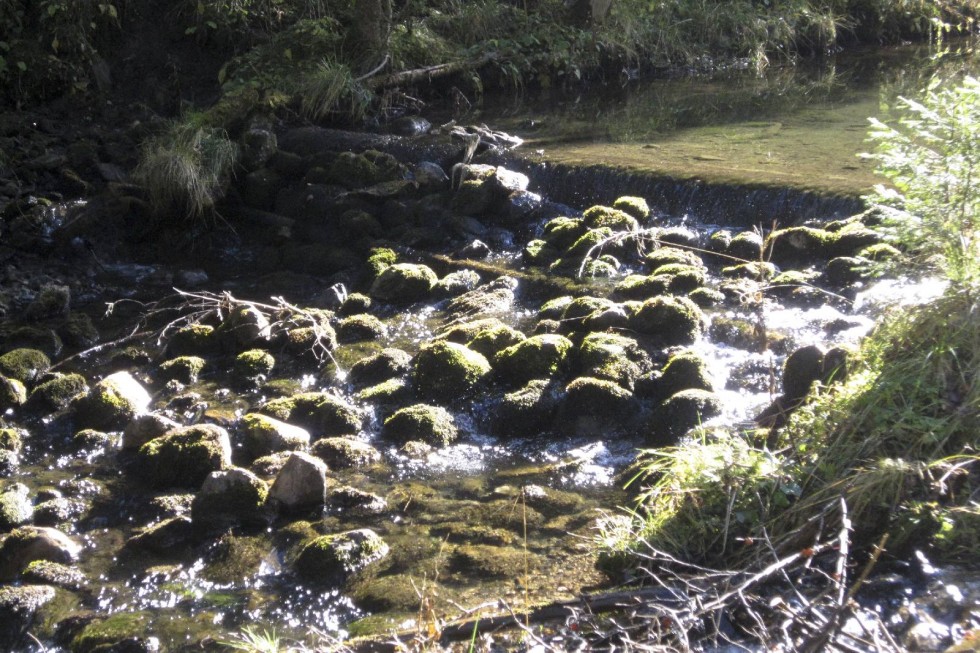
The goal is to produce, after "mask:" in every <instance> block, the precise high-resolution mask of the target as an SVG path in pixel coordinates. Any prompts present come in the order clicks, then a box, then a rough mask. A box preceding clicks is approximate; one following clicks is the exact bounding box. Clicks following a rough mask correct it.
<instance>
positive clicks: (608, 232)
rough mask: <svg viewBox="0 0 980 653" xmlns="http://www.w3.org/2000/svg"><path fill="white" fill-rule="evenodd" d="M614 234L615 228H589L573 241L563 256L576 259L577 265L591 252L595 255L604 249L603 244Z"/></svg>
mask: <svg viewBox="0 0 980 653" xmlns="http://www.w3.org/2000/svg"><path fill="white" fill-rule="evenodd" d="M612 236H613V230H612V229H610V228H608V227H601V228H599V229H589V230H588V231H587V232H585V233H584V234H583V235H582V236H581V237H580V238H579V239H578V240H576V241H575V242H574V243H572V245H571V246H570V247H569V248H568V249H566V250H565V252H564V254H562V257H563V258H568V259H571V260H572V261H576V265H577V262H580V261H581V260H582V259H583V258H585V256H587V255H588V254H589V253H590V252H591V253H592V254H593V255H595V254H596V253H597V252H601V251H602V250H603V249H604V247H603V244H604V243H606V242H607V241H609V239H610V238H612ZM610 248H612V245H610Z"/></svg>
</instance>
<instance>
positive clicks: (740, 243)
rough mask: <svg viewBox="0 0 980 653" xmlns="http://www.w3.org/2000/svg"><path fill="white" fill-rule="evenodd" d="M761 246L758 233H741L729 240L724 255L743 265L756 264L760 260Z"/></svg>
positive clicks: (761, 240) (761, 241) (760, 238)
mask: <svg viewBox="0 0 980 653" xmlns="http://www.w3.org/2000/svg"><path fill="white" fill-rule="evenodd" d="M763 244H764V241H763V238H762V234H761V233H759V232H758V231H743V232H741V233H739V234H737V235H735V236H734V237H733V238H732V239H731V241H730V242H729V243H728V248H727V250H726V252H725V253H726V254H728V255H729V256H733V257H735V258H737V259H740V260H741V261H743V262H745V263H752V262H758V261H761V260H762V247H763Z"/></svg>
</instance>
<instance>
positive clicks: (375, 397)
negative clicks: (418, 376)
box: [356, 379, 414, 405]
mask: <svg viewBox="0 0 980 653" xmlns="http://www.w3.org/2000/svg"><path fill="white" fill-rule="evenodd" d="M356 397H357V400H358V401H363V402H366V403H373V404H380V405H397V404H401V403H405V402H406V401H409V400H410V399H411V398H412V397H414V391H413V390H412V386H411V385H409V382H408V381H406V380H405V379H388V380H387V381H382V382H381V383H378V384H377V385H372V386H371V387H368V388H364V389H363V390H361V391H360V392H358V393H357V395H356Z"/></svg>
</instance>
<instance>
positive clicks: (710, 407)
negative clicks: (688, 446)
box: [650, 389, 722, 446]
mask: <svg viewBox="0 0 980 653" xmlns="http://www.w3.org/2000/svg"><path fill="white" fill-rule="evenodd" d="M721 408H722V406H721V400H720V399H719V398H718V396H717V395H716V394H714V393H713V392H709V391H707V390H697V389H691V390H681V391H680V392H677V393H675V394H674V395H672V396H670V397H669V398H667V399H666V400H665V401H664V402H663V403H661V404H660V406H658V408H657V410H656V411H655V417H654V420H655V421H654V424H653V428H652V429H651V432H650V435H651V436H652V443H653V444H657V445H659V446H667V445H672V444H676V443H677V440H678V439H679V438H680V437H681V436H683V435H684V434H685V433H687V432H688V431H690V430H691V429H692V428H694V427H696V426H700V425H701V424H703V423H704V422H706V421H708V420H709V419H711V418H712V417H715V416H716V415H720V414H721Z"/></svg>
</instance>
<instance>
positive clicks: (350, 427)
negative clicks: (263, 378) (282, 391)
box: [260, 392, 364, 440]
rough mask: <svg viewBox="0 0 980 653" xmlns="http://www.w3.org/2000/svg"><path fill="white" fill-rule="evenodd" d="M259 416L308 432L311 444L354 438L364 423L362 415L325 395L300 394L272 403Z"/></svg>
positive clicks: (319, 393)
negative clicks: (335, 437) (268, 416)
mask: <svg viewBox="0 0 980 653" xmlns="http://www.w3.org/2000/svg"><path fill="white" fill-rule="evenodd" d="M260 412H262V413H263V414H266V415H271V416H272V417H275V418H276V419H279V420H282V421H283V422H289V423H290V424H296V425H297V426H301V427H303V428H305V429H307V430H308V431H309V432H310V434H311V436H312V437H313V439H314V440H317V439H319V438H325V437H330V436H335V435H351V434H356V433H358V432H359V431H360V430H361V427H362V425H363V422H364V415H363V413H362V412H361V411H360V410H358V408H357V407H356V406H354V405H353V404H350V403H348V402H347V401H345V400H344V399H341V398H340V397H338V396H336V395H334V394H331V393H328V392H302V393H299V394H296V395H292V396H290V397H281V398H279V399H273V400H272V401H270V402H268V403H267V404H265V405H264V406H262V408H261V409H260Z"/></svg>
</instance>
